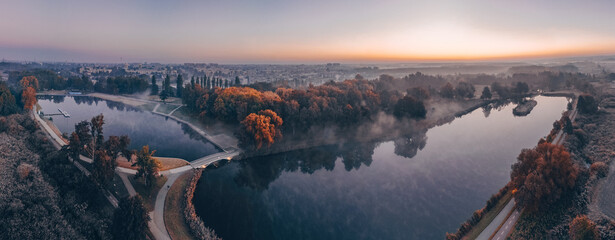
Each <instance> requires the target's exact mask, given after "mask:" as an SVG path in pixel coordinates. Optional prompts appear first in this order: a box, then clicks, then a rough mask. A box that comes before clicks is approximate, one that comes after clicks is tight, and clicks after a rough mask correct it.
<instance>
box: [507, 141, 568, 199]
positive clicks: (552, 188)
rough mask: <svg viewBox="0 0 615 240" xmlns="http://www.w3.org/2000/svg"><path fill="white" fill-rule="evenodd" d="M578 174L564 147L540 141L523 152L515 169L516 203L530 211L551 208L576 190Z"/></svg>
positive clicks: (512, 174)
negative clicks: (564, 195)
mask: <svg viewBox="0 0 615 240" xmlns="http://www.w3.org/2000/svg"><path fill="white" fill-rule="evenodd" d="M578 171H579V170H578V169H577V166H576V165H574V164H573V162H572V160H571V159H570V154H569V153H568V151H566V149H565V148H564V147H563V146H561V145H555V144H551V143H549V142H546V141H541V142H540V143H539V144H538V146H536V147H535V148H533V149H524V150H522V151H521V154H519V156H518V157H517V163H515V164H513V166H512V172H511V174H510V178H511V183H512V185H513V187H514V188H515V189H517V191H516V196H515V200H516V202H517V203H518V204H519V205H521V206H523V207H526V208H527V209H528V210H529V211H536V210H538V209H539V208H540V207H543V206H546V205H548V204H552V203H554V202H555V201H557V200H558V199H559V198H560V197H561V196H562V195H563V194H564V193H566V192H567V191H569V190H571V189H572V188H573V187H574V184H575V181H576V179H577V176H578Z"/></svg>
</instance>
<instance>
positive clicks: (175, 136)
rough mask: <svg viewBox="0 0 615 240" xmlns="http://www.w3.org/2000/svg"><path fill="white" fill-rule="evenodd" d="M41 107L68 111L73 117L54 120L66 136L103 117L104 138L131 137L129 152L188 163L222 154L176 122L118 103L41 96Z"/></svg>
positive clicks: (79, 97)
mask: <svg viewBox="0 0 615 240" xmlns="http://www.w3.org/2000/svg"><path fill="white" fill-rule="evenodd" d="M38 104H39V105H41V107H42V108H43V109H42V111H43V112H45V113H59V112H58V108H60V109H62V110H64V111H67V112H68V113H69V114H70V115H71V117H70V118H64V117H63V116H53V123H54V124H55V125H56V126H57V127H58V129H60V131H61V132H63V133H72V132H73V131H75V124H76V123H78V122H80V121H83V120H86V121H90V119H92V117H94V116H96V115H98V114H101V113H102V114H103V115H104V116H105V125H104V126H103V133H104V135H105V137H108V136H113V135H116V136H120V135H128V137H130V140H131V142H130V148H131V149H137V148H140V147H141V146H144V145H149V146H150V149H153V150H156V153H155V156H159V157H177V158H182V159H185V160H188V161H192V160H195V159H198V158H200V157H203V156H206V155H209V154H212V153H216V152H219V150H218V148H216V147H215V146H214V145H213V144H211V143H210V142H208V141H207V140H206V139H204V138H203V137H202V136H200V135H199V134H198V133H196V132H195V131H194V130H192V129H191V128H190V127H188V126H187V125H185V124H182V123H179V122H177V121H175V120H173V119H167V118H166V117H163V116H159V115H155V114H153V113H151V112H147V111H142V110H140V109H138V108H135V107H132V106H129V105H125V104H123V103H119V102H113V101H107V100H102V99H99V98H93V97H87V96H74V97H72V96H66V97H65V96H39V99H38Z"/></svg>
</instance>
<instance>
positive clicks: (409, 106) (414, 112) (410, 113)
mask: <svg viewBox="0 0 615 240" xmlns="http://www.w3.org/2000/svg"><path fill="white" fill-rule="evenodd" d="M393 114H395V116H396V117H398V118H401V117H412V118H425V115H426V114H427V110H425V105H424V104H423V101H418V100H416V99H414V98H413V97H411V96H405V97H403V98H401V99H399V100H398V101H397V103H396V104H395V108H394V111H393Z"/></svg>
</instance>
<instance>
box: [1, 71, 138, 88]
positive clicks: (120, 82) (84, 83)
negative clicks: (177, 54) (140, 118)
mask: <svg viewBox="0 0 615 240" xmlns="http://www.w3.org/2000/svg"><path fill="white" fill-rule="evenodd" d="M27 76H34V77H36V78H37V79H38V82H39V86H38V88H37V90H71V89H75V90H82V91H97V92H104V93H110V94H131V93H136V92H142V91H145V90H146V89H147V87H148V86H149V85H148V82H147V80H146V79H145V78H144V77H143V76H130V75H122V76H117V77H108V78H106V79H104V80H100V81H97V82H96V84H94V82H93V81H92V80H91V79H90V78H89V77H87V76H70V77H68V78H65V77H62V76H60V75H58V74H57V73H56V72H54V71H52V70H49V69H34V70H24V71H12V72H9V82H10V83H15V84H16V83H17V82H19V81H20V80H21V79H22V78H24V77H27Z"/></svg>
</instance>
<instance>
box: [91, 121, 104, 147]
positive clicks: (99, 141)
mask: <svg viewBox="0 0 615 240" xmlns="http://www.w3.org/2000/svg"><path fill="white" fill-rule="evenodd" d="M104 124H105V117H104V116H103V114H102V113H101V114H99V115H98V116H95V117H93V118H92V120H91V121H90V127H91V128H90V131H91V134H92V140H93V141H94V142H93V143H92V148H94V149H99V148H100V147H101V146H102V145H103V143H104V140H105V138H104V136H103V125H104Z"/></svg>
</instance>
